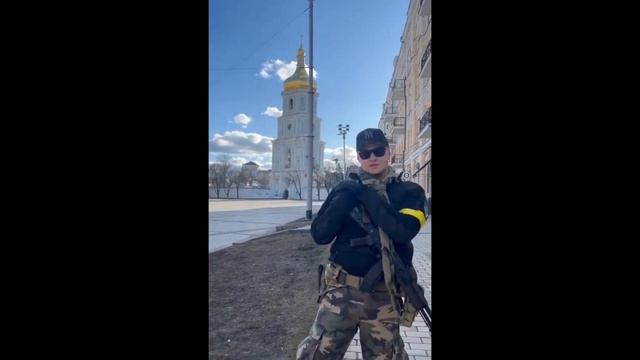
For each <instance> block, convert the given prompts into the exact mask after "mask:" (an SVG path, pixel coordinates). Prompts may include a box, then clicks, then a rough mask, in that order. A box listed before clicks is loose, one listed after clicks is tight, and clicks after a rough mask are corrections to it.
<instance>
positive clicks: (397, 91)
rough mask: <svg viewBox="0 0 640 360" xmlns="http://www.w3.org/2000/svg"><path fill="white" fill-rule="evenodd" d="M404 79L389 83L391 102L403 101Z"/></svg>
mask: <svg viewBox="0 0 640 360" xmlns="http://www.w3.org/2000/svg"><path fill="white" fill-rule="evenodd" d="M404 85H405V84H404V79H395V80H392V81H391V83H389V87H390V88H391V100H404Z"/></svg>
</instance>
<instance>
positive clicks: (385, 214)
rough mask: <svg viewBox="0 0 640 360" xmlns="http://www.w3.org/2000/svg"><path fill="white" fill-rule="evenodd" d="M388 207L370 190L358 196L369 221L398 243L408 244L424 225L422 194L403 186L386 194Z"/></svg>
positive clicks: (415, 187)
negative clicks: (368, 216) (388, 200)
mask: <svg viewBox="0 0 640 360" xmlns="http://www.w3.org/2000/svg"><path fill="white" fill-rule="evenodd" d="M387 194H388V195H389V199H390V201H391V204H387V203H386V202H385V201H384V199H383V198H382V197H381V196H380V195H378V194H377V193H376V191H375V190H374V189H372V188H370V187H367V189H365V190H364V191H362V192H361V193H359V194H358V200H360V202H361V203H362V205H363V206H364V208H365V209H366V210H367V212H368V213H369V215H370V217H371V220H372V221H373V222H374V223H375V224H376V225H377V226H379V227H381V228H382V230H384V232H385V233H387V235H389V237H390V238H391V239H392V240H393V241H395V242H398V243H408V242H410V241H411V239H413V238H414V237H415V236H416V235H417V234H418V231H420V228H421V227H422V225H423V224H424V221H425V220H424V219H425V217H424V205H425V201H426V198H425V194H424V190H423V189H422V187H420V185H417V184H414V183H411V182H403V183H399V184H397V185H396V186H392V187H390V188H389V190H388V191H387Z"/></svg>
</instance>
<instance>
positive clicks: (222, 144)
mask: <svg viewBox="0 0 640 360" xmlns="http://www.w3.org/2000/svg"><path fill="white" fill-rule="evenodd" d="M271 140H273V138H271V137H268V136H263V135H260V134H257V133H245V132H242V131H225V132H224V134H222V135H221V134H214V135H213V139H211V140H210V141H209V162H212V161H213V162H218V161H219V159H220V157H221V156H228V157H229V162H230V163H231V164H232V165H234V166H240V165H242V164H245V163H247V162H249V161H253V162H255V163H256V164H258V165H260V169H265V170H268V169H271V163H272V162H271Z"/></svg>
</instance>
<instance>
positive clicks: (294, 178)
mask: <svg viewBox="0 0 640 360" xmlns="http://www.w3.org/2000/svg"><path fill="white" fill-rule="evenodd" d="M287 181H289V182H290V183H291V184H293V188H294V189H295V190H296V194H298V198H299V199H300V200H302V178H301V177H300V171H299V170H296V171H294V172H293V173H291V174H289V175H287Z"/></svg>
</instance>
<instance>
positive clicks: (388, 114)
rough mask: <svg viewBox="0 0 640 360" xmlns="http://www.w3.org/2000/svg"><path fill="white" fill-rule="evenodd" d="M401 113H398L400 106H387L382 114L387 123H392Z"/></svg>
mask: <svg viewBox="0 0 640 360" xmlns="http://www.w3.org/2000/svg"><path fill="white" fill-rule="evenodd" d="M399 115H400V113H399V112H398V106H391V105H387V106H386V107H385V108H384V111H383V112H382V118H383V119H384V120H385V121H386V122H392V121H393V119H395V118H396V117H398V116H399Z"/></svg>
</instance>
